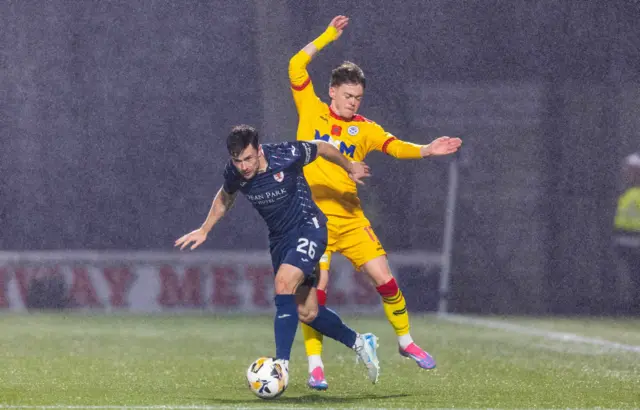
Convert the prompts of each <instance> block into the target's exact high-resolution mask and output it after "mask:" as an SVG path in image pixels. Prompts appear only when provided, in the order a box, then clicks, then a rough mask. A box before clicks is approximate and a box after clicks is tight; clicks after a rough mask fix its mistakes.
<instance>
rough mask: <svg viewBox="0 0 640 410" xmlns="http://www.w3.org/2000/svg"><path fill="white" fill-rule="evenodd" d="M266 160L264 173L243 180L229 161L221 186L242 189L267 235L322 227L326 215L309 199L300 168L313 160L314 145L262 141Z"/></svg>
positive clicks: (309, 143)
mask: <svg viewBox="0 0 640 410" xmlns="http://www.w3.org/2000/svg"><path fill="white" fill-rule="evenodd" d="M262 151H263V153H264V158H265V160H266V161H267V169H266V170H265V172H262V173H259V174H257V175H256V176H254V177H253V178H251V179H249V180H247V179H244V177H243V176H242V174H240V172H239V171H238V170H237V169H236V167H235V166H234V165H233V163H232V161H231V160H229V163H228V164H227V166H226V167H225V170H224V185H223V189H224V190H225V192H227V193H229V194H233V193H235V192H236V191H238V190H239V191H240V192H242V193H243V194H244V195H245V196H246V197H247V199H248V200H249V202H251V204H252V205H253V207H254V208H255V209H256V210H257V211H258V213H259V214H260V215H261V216H262V218H263V219H264V220H265V222H266V223H267V227H268V228H269V237H270V238H278V237H280V236H282V235H285V234H287V233H288V232H289V231H291V230H292V229H294V228H297V227H300V226H304V225H311V226H316V227H318V226H324V225H325V224H326V222H327V218H326V217H325V215H324V214H323V213H322V211H320V208H318V206H317V205H316V204H315V202H313V199H312V197H311V189H310V188H309V184H308V183H307V180H306V179H305V178H304V174H303V171H302V168H303V167H304V166H305V165H307V164H309V163H310V162H312V161H314V160H315V159H316V157H317V155H318V146H317V145H316V144H314V143H311V142H306V141H295V142H282V143H277V144H262Z"/></svg>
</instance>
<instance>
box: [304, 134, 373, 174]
mask: <svg viewBox="0 0 640 410" xmlns="http://www.w3.org/2000/svg"><path fill="white" fill-rule="evenodd" d="M310 142H312V143H314V144H316V145H317V146H318V155H319V156H321V157H322V158H324V159H326V160H327V161H329V162H333V163H334V164H336V165H338V166H340V167H342V169H344V170H345V171H347V174H349V178H351V179H352V180H353V181H354V182H355V183H357V184H360V185H364V182H362V178H364V177H368V176H371V172H370V168H369V166H368V165H367V164H365V163H364V162H356V161H349V160H348V159H347V158H345V156H344V155H342V154H341V153H340V151H339V150H338V149H337V148H336V147H334V146H333V145H331V144H329V143H328V142H325V141H319V140H318V141H310Z"/></svg>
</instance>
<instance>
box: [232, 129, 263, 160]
mask: <svg viewBox="0 0 640 410" xmlns="http://www.w3.org/2000/svg"><path fill="white" fill-rule="evenodd" d="M249 145H251V146H252V147H253V148H255V149H258V131H256V129H255V128H253V127H252V126H251V125H246V124H240V125H236V126H235V127H233V128H231V133H229V135H228V136H227V150H229V154H231V156H232V157H237V156H238V155H240V153H241V152H242V151H243V150H244V149H245V148H247V147H248V146H249Z"/></svg>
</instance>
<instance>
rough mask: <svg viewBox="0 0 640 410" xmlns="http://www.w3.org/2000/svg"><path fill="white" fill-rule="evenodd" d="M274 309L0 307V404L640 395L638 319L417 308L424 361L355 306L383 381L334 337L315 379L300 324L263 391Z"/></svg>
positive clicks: (587, 403) (319, 404)
mask: <svg viewBox="0 0 640 410" xmlns="http://www.w3.org/2000/svg"><path fill="white" fill-rule="evenodd" d="M272 320H273V319H272V318H271V317H270V316H250V317H248V316H233V315H231V316H215V315H206V314H202V315H195V314H188V315H151V316H140V315H89V314H77V313H76V314H66V315H63V314H44V313H34V314H1V315H0V349H1V350H0V408H34V409H35V408H56V409H80V408H88V409H91V408H93V409H99V408H102V409H107V408H125V409H126V408H130V409H143V408H147V409H160V408H167V409H169V408H178V409H188V408H192V409H218V408H254V407H255V408H260V407H268V408H363V409H364V408H389V409H391V408H466V409H479V408H556V409H559V408H638V407H640V320H638V319H635V320H634V319H579V318H574V319H569V318H565V319H562V318H557V319H551V318H515V317H513V318H491V319H490V320H491V323H492V324H493V325H491V326H486V325H484V324H481V325H477V324H474V323H468V322H464V321H459V322H456V321H452V320H447V319H444V318H439V317H437V316H430V315H427V316H418V315H414V316H413V317H412V334H413V336H414V339H415V340H416V341H417V342H418V343H419V344H420V345H422V346H423V347H425V348H426V349H427V350H429V351H430V352H431V353H432V354H433V355H434V357H435V359H436V361H437V363H438V368H437V369H436V370H433V371H424V370H420V369H419V368H418V367H417V366H416V365H415V363H413V362H412V361H410V360H407V359H403V358H402V357H400V356H399V355H398V353H397V346H396V340H395V335H394V333H393V330H392V329H391V327H390V326H389V324H388V323H387V322H386V320H385V319H384V318H383V317H371V316H364V317H363V316H360V317H357V316H348V317H345V320H346V321H347V323H348V324H349V325H350V326H352V327H353V328H355V329H356V330H358V331H361V332H374V333H376V334H377V335H378V336H379V337H380V348H379V350H378V354H379V357H380V361H381V368H382V370H381V376H380V382H379V384H377V385H372V384H370V383H369V382H368V381H367V379H366V377H365V371H364V367H363V366H362V365H360V364H358V365H356V363H355V355H354V354H353V352H352V351H351V350H349V349H347V348H345V347H344V346H342V345H339V344H338V343H336V342H334V341H332V340H327V341H326V342H325V351H324V360H325V371H326V374H327V379H328V382H329V390H328V391H327V392H315V391H311V390H309V389H308V388H307V387H306V378H307V364H306V358H305V355H304V346H303V343H302V332H301V331H300V330H298V334H297V336H296V342H295V344H294V349H293V355H292V361H291V364H290V383H289V388H288V389H287V391H286V392H285V394H284V395H283V396H282V397H281V398H280V399H277V400H275V401H264V400H260V399H258V398H256V397H255V396H253V394H252V393H251V392H250V391H249V389H248V388H247V386H246V381H245V371H246V369H247V367H248V366H249V364H250V363H251V362H252V361H253V360H254V359H256V358H257V357H259V356H264V355H272V354H273V352H274V350H275V349H274V344H273V324H272ZM496 324H497V325H496ZM502 324H504V325H505V326H504V327H502ZM494 325H496V326H494ZM513 325H516V326H517V327H512V326H513ZM492 326H493V327H492ZM529 330H532V332H529ZM558 332H562V333H564V334H566V337H563V336H562V335H558ZM596 339H597V340H596ZM119 406H120V407H119Z"/></svg>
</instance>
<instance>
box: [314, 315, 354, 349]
mask: <svg viewBox="0 0 640 410" xmlns="http://www.w3.org/2000/svg"><path fill="white" fill-rule="evenodd" d="M309 326H311V327H312V328H314V329H316V330H317V331H318V332H320V333H322V334H323V335H325V336H329V337H330V338H332V339H335V340H337V341H338V342H340V343H342V344H343V345H345V346H347V347H348V348H349V349H351V348H353V345H354V344H355V343H356V337H358V335H357V334H356V332H355V331H354V330H353V329H351V328H350V327H349V326H347V325H345V324H344V322H343V321H342V319H340V316H338V314H337V313H336V312H334V311H333V310H331V309H329V308H328V307H326V306H318V316H316V318H315V319H314V320H313V321H312V322H311V323H309Z"/></svg>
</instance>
